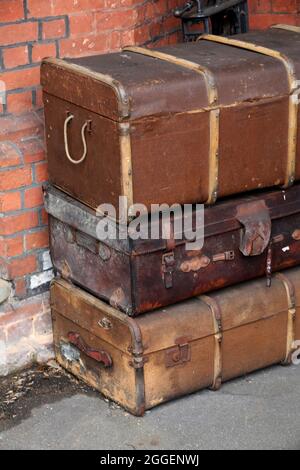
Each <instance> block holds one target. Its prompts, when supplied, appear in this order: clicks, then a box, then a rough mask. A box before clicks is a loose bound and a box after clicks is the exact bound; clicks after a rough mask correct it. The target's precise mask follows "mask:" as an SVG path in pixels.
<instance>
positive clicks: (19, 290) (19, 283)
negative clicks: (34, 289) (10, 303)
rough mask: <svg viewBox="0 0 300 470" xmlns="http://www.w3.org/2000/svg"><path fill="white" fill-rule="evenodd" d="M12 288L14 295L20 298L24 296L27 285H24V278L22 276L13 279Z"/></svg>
mask: <svg viewBox="0 0 300 470" xmlns="http://www.w3.org/2000/svg"><path fill="white" fill-rule="evenodd" d="M14 290H15V296H16V297H17V298H19V299H22V298H24V297H25V296H26V294H27V285H26V279H24V277H21V278H20V279H15V280H14Z"/></svg>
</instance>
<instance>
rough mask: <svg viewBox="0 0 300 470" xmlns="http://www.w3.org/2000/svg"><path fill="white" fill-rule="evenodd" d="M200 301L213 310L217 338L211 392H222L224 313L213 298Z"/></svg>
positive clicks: (204, 298) (202, 296)
mask: <svg viewBox="0 0 300 470" xmlns="http://www.w3.org/2000/svg"><path fill="white" fill-rule="evenodd" d="M198 299H199V300H201V301H202V302H204V303H205V304H206V305H207V306H208V307H209V308H210V310H211V312H212V316H213V324H214V337H215V355H214V379H213V383H212V386H211V387H210V388H211V390H215V391H217V390H220V388H221V385H222V371H223V360H222V341H223V328H222V311H221V308H220V305H219V303H218V302H217V301H216V300H215V299H213V298H212V297H208V296H207V295H201V296H200V297H198Z"/></svg>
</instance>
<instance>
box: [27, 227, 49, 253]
mask: <svg viewBox="0 0 300 470" xmlns="http://www.w3.org/2000/svg"><path fill="white" fill-rule="evenodd" d="M48 246H49V231H48V229H47V228H46V229H45V228H44V229H42V230H39V231H38V232H33V233H28V234H26V236H25V247H26V250H27V251H31V250H37V249H41V248H47V247H48Z"/></svg>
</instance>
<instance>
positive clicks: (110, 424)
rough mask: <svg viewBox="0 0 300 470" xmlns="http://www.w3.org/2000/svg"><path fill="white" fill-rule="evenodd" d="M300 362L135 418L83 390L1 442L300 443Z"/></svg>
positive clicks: (26, 445) (39, 445)
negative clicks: (299, 365) (297, 365)
mask: <svg viewBox="0 0 300 470" xmlns="http://www.w3.org/2000/svg"><path fill="white" fill-rule="evenodd" d="M299 396H300V367H296V366H293V367H289V368H284V367H280V366H278V367H274V368H271V369H268V370H265V371H262V372H258V373H256V374H253V375H251V376H249V377H247V378H242V379H238V380H235V381H232V382H230V383H227V384H225V385H223V388H222V389H221V391H219V392H210V391H204V392H199V393H196V394H194V395H191V396H188V397H184V398H182V399H179V400H177V401H174V402H171V403H168V404H166V405H163V406H160V407H158V408H156V409H154V410H151V411H150V412H148V413H147V414H146V416H145V417H144V418H135V417H133V416H130V415H129V414H128V413H126V412H124V411H123V410H122V409H120V408H118V407H117V406H116V405H114V404H112V403H109V402H107V401H104V400H103V399H101V398H99V397H98V395H96V394H92V395H89V394H84V393H82V392H78V393H77V392H76V393H75V394H74V395H72V396H70V397H67V398H63V399H62V400H60V401H56V402H54V403H51V404H49V403H44V404H42V405H41V406H39V407H37V408H33V409H32V410H31V413H30V415H29V417H27V418H25V419H24V420H22V421H20V422H19V423H18V424H17V425H15V426H12V427H10V428H9V429H6V430H4V431H2V432H1V433H0V449H97V450H103V449H104V450H111V449H121V450H124V449H126V450H130V449H154V450H155V449H163V450H176V449H186V450H191V449H199V450H200V449H292V450H293V449H297V450H299V449H300V400H299Z"/></svg>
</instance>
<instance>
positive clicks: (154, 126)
mask: <svg viewBox="0 0 300 470" xmlns="http://www.w3.org/2000/svg"><path fill="white" fill-rule="evenodd" d="M239 39H242V40H243V41H245V42H247V41H248V42H251V43H254V44H258V45H260V46H264V47H266V48H270V49H272V48H273V49H274V50H275V51H277V52H281V53H282V54H285V55H286V56H287V58H289V59H290V61H291V62H292V63H293V64H294V68H295V73H296V75H297V76H296V78H298V79H300V57H299V50H300V34H298V33H295V32H291V31H286V30H278V29H271V30H269V31H263V32H255V33H249V34H244V35H243V36H241V37H239ZM158 52H163V53H166V54H169V55H172V56H173V57H176V58H178V59H185V60H188V61H190V62H192V63H194V64H199V65H201V66H202V67H206V68H207V69H208V70H209V71H210V72H211V73H212V75H213V77H214V79H215V81H216V89H217V94H218V98H217V101H216V103H215V105H214V106H215V107H216V108H218V109H220V121H219V134H220V135H219V150H218V160H219V182H218V188H217V190H218V197H223V196H229V195H233V194H237V193H242V192H246V191H250V190H255V189H258V188H264V187H272V186H280V185H283V184H284V183H285V180H286V172H287V158H288V157H287V155H288V142H289V139H288V129H289V96H290V87H289V83H288V76H287V71H286V69H285V67H284V64H283V63H282V62H281V61H280V60H278V59H277V58H274V57H269V56H266V55H263V54H260V53H257V52H252V51H248V50H244V49H240V48H238V47H232V46H229V45H222V44H216V43H212V42H209V41H205V40H204V41H200V42H198V43H195V44H190V43H189V44H178V45H175V46H168V47H165V48H162V49H159V50H158ZM78 66H79V67H80V69H78V68H76V67H78ZM70 67H71V68H70ZM74 67H75V68H74ZM99 73H102V74H105V75H109V76H111V77H112V78H113V79H114V83H117V84H120V85H121V86H122V88H123V89H124V92H125V95H126V96H125V99H123V101H122V100H120V97H118V96H117V95H116V94H115V93H114V92H113V91H112V88H111V87H109V86H108V85H107V84H105V83H103V82H102V81H101V80H100V79H97V74H99ZM42 84H43V88H44V100H45V118H46V135H47V149H48V161H49V175H50V181H51V182H52V183H53V184H55V185H56V186H57V187H59V188H62V189H63V190H64V191H66V192H67V193H69V194H70V195H72V196H74V197H76V198H77V199H78V200H79V201H81V202H83V203H85V204H87V205H89V206H91V207H93V208H96V207H97V206H98V205H99V204H102V203H113V204H115V202H116V197H117V196H118V195H119V194H123V192H122V184H121V180H122V175H121V173H120V167H121V156H120V148H119V137H120V132H121V131H120V128H119V124H120V123H128V124H129V125H130V140H131V163H132V170H131V177H132V190H133V196H132V202H135V203H143V204H145V205H146V206H147V207H148V208H150V206H151V204H155V203H168V204H173V203H180V204H183V203H195V202H206V201H208V200H209V198H210V189H209V185H208V180H209V173H210V171H211V168H210V164H211V161H210V124H209V116H210V110H211V105H210V103H209V99H208V95H207V88H206V84H205V80H204V78H203V76H202V75H200V74H199V73H196V72H195V71H194V70H190V69H188V68H186V67H184V66H180V65H178V64H177V65H176V64H173V63H170V62H166V61H164V60H160V59H156V58H152V57H146V56H143V55H142V54H139V53H134V52H130V51H129V52H128V51H124V52H122V53H117V54H108V55H103V56H93V57H87V58H80V59H68V60H66V61H60V60H57V61H55V60H53V59H51V60H46V61H44V62H43V65H42ZM68 112H72V113H73V114H74V121H73V122H72V124H71V125H70V128H69V134H70V140H71V141H72V144H71V150H72V155H74V159H78V158H79V157H80V154H81V151H82V150H81V149H82V143H81V139H80V129H81V126H82V125H83V123H84V122H85V121H86V120H87V119H88V120H91V121H92V123H91V133H90V134H89V135H88V136H87V146H88V156H87V158H86V160H85V161H84V162H83V163H82V164H80V165H78V166H74V165H72V164H71V163H70V162H69V161H68V160H67V158H66V155H65V150H64V139H63V122H64V120H65V119H66V117H67V115H68V114H67V113H68ZM298 121H299V124H300V113H299V119H298ZM298 127H299V126H298ZM299 135H300V133H299V132H298V134H297V141H298V150H297V156H299V148H300V140H299V139H300V137H299ZM299 162H300V158H297V159H296V172H295V175H294V176H295V177H296V179H300V163H299Z"/></svg>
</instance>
